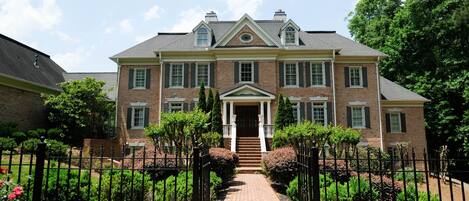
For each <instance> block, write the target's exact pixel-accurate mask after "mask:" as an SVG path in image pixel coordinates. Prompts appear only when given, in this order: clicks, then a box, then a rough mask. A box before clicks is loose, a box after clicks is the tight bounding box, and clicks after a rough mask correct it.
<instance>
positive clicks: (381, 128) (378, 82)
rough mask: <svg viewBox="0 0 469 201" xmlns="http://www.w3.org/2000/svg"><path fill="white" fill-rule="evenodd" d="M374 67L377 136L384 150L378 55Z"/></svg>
mask: <svg viewBox="0 0 469 201" xmlns="http://www.w3.org/2000/svg"><path fill="white" fill-rule="evenodd" d="M375 67H376V86H377V90H378V94H377V95H376V99H377V101H378V122H379V125H378V129H379V137H380V145H381V150H382V151H384V139H383V123H382V122H383V119H382V117H381V109H382V108H381V85H380V83H381V81H380V77H381V76H379V57H378V59H377V62H376V64H375Z"/></svg>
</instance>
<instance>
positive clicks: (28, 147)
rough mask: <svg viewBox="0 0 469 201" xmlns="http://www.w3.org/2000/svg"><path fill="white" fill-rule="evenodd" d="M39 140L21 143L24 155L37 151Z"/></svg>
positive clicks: (34, 139) (33, 139)
mask: <svg viewBox="0 0 469 201" xmlns="http://www.w3.org/2000/svg"><path fill="white" fill-rule="evenodd" d="M40 142H41V140H39V139H37V138H30V139H28V140H25V141H24V142H23V151H24V152H25V153H34V152H35V151H36V149H37V144H39V143H40Z"/></svg>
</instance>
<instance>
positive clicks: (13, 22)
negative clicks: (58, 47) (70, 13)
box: [0, 0, 62, 38]
mask: <svg viewBox="0 0 469 201" xmlns="http://www.w3.org/2000/svg"><path fill="white" fill-rule="evenodd" d="M0 19H1V20H0V30H2V33H4V34H6V35H10V36H14V37H15V38H21V37H23V36H26V35H28V34H32V33H34V32H35V31H46V30H51V29H53V28H54V27H55V26H56V25H57V24H59V23H60V21H61V19H62V10H61V9H60V8H59V6H58V5H57V4H56V2H55V0H41V2H40V3H39V4H38V5H37V6H34V5H33V4H32V3H31V2H30V0H14V1H11V0H0Z"/></svg>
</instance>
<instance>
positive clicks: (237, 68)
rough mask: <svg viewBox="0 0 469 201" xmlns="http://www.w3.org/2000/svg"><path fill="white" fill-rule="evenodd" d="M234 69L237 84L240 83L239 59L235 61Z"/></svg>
mask: <svg viewBox="0 0 469 201" xmlns="http://www.w3.org/2000/svg"><path fill="white" fill-rule="evenodd" d="M233 70H234V82H235V84H238V82H239V62H237V61H235V62H234V66H233Z"/></svg>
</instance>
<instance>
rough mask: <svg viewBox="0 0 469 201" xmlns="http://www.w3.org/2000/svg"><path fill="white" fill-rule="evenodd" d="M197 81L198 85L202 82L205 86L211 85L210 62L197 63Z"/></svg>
mask: <svg viewBox="0 0 469 201" xmlns="http://www.w3.org/2000/svg"><path fill="white" fill-rule="evenodd" d="M196 65H197V66H196V75H197V76H196V83H197V86H200V85H201V84H202V82H203V83H204V85H205V86H210V83H209V77H210V68H209V65H210V64H208V63H197V64H196Z"/></svg>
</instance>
